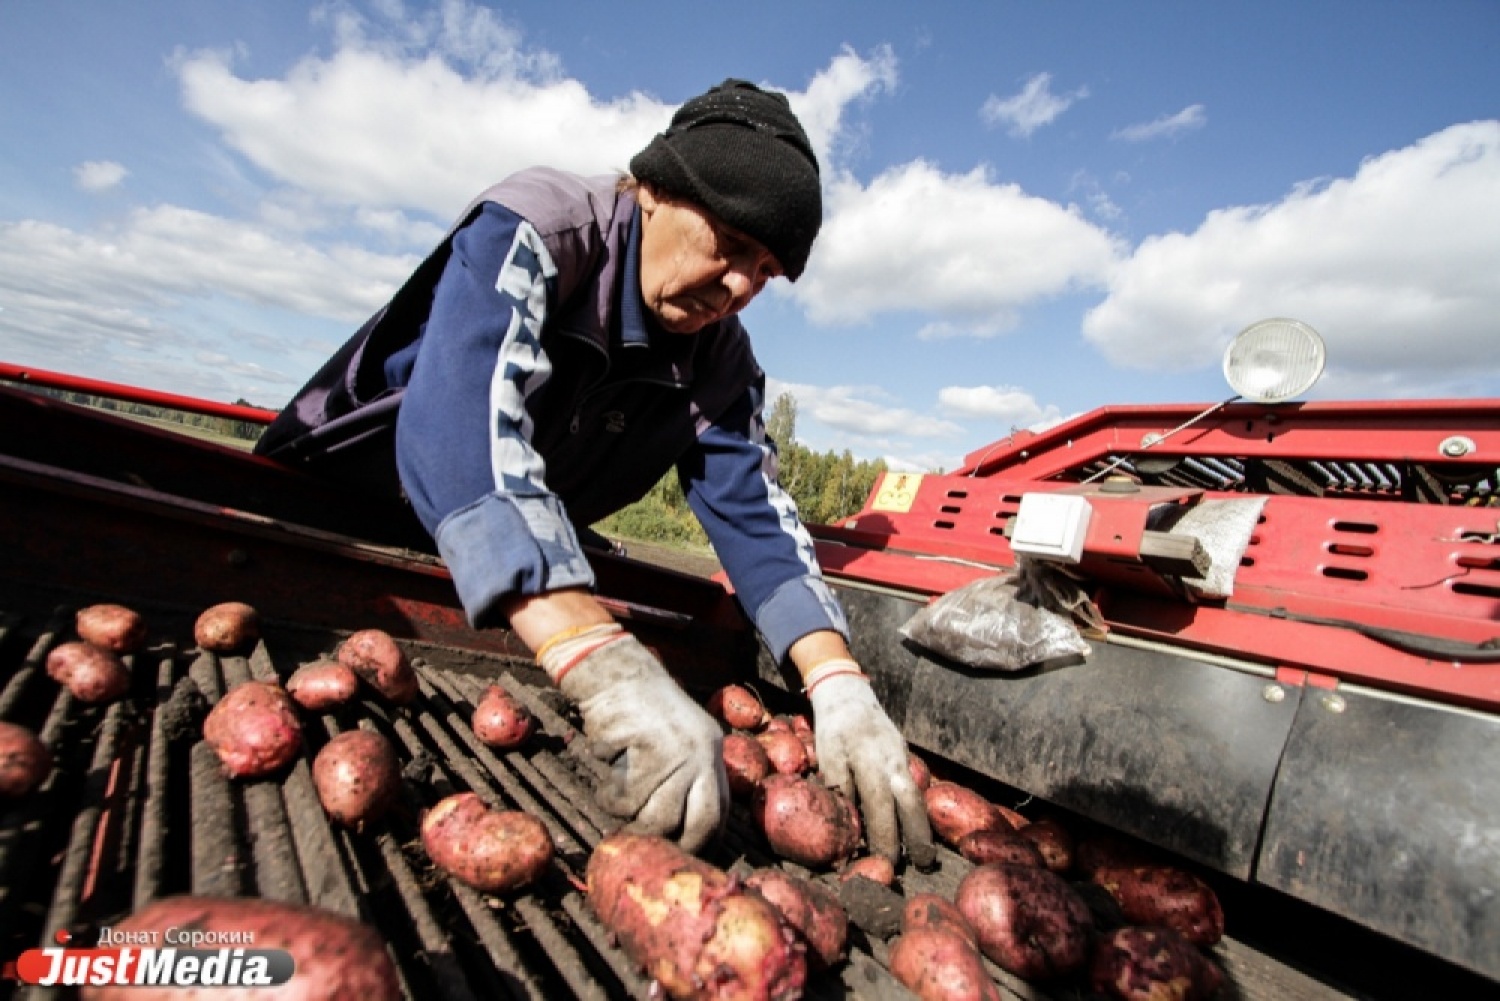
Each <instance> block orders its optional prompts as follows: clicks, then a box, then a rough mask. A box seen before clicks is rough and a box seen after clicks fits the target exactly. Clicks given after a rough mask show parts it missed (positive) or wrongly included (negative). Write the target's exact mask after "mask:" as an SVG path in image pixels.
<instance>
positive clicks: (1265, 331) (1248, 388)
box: [1224, 319, 1324, 403]
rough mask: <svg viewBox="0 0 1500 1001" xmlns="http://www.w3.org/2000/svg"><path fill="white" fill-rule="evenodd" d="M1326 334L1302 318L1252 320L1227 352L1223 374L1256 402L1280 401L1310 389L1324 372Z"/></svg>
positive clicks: (1230, 383)
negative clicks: (1324, 341)
mask: <svg viewBox="0 0 1500 1001" xmlns="http://www.w3.org/2000/svg"><path fill="white" fill-rule="evenodd" d="M1323 362H1324V353H1323V338H1321V337H1319V336H1318V332H1317V331H1316V330H1314V329H1313V328H1312V327H1309V326H1308V325H1307V324H1305V323H1303V322H1302V321H1301V320H1287V319H1273V320H1261V321H1260V322H1259V323H1252V324H1251V325H1250V326H1248V327H1246V328H1245V329H1244V330H1242V331H1240V333H1239V335H1238V336H1237V337H1235V339H1234V340H1233V341H1232V342H1231V343H1230V345H1229V348H1228V349H1227V350H1226V351H1225V352H1224V378H1225V379H1228V380H1229V385H1230V386H1231V387H1233V389H1234V391H1235V392H1236V393H1238V394H1239V395H1240V396H1242V397H1244V398H1245V399H1247V400H1253V401H1255V402H1256V403H1280V402H1282V401H1283V400H1289V399H1291V398H1292V397H1294V396H1298V395H1300V394H1301V393H1304V392H1306V391H1307V389H1308V388H1309V387H1310V386H1312V384H1313V383H1315V382H1317V381H1318V377H1319V376H1320V375H1322V374H1323Z"/></svg>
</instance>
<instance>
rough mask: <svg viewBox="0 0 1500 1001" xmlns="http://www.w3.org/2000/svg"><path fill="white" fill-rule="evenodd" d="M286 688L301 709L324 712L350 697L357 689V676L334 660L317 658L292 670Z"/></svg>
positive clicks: (351, 697)
mask: <svg viewBox="0 0 1500 1001" xmlns="http://www.w3.org/2000/svg"><path fill="white" fill-rule="evenodd" d="M286 690H287V694H288V695H290V696H291V697H292V699H293V701H295V702H296V703H297V704H298V705H299V706H301V707H302V708H303V709H308V710H311V711H312V712H323V711H324V710H326V709H335V708H337V707H339V706H341V705H343V704H344V703H346V702H348V701H350V700H351V699H353V698H354V696H355V693H357V692H358V691H359V678H357V677H356V676H355V674H354V672H353V671H351V670H349V668H347V667H345V666H344V665H343V664H340V663H339V662H338V661H336V660H316V661H313V662H312V663H311V664H303V665H302V666H301V667H299V668H297V670H295V671H293V672H292V676H291V677H290V678H288V679H287V681H286Z"/></svg>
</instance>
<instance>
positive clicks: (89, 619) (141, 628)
mask: <svg viewBox="0 0 1500 1001" xmlns="http://www.w3.org/2000/svg"><path fill="white" fill-rule="evenodd" d="M73 628H74V630H75V631H76V632H77V633H78V638H79V639H81V640H83V641H84V642H85V643H92V644H94V646H97V647H101V648H103V649H105V650H108V651H109V652H110V653H115V654H120V653H134V652H135V651H137V650H139V649H140V648H141V647H143V646H145V644H146V620H145V619H144V618H142V617H141V614H140V613H139V612H137V611H135V610H134V609H130V608H126V607H125V606H124V605H107V604H106V605H89V606H88V607H87V608H80V609H79V610H78V612H77V614H76V615H74V616H73Z"/></svg>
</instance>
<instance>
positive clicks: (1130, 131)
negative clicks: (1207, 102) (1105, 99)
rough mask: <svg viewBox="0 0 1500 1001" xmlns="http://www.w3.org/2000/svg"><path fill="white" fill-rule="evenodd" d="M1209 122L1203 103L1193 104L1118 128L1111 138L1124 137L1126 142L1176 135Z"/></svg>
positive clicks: (1201, 126) (1199, 127)
mask: <svg viewBox="0 0 1500 1001" xmlns="http://www.w3.org/2000/svg"><path fill="white" fill-rule="evenodd" d="M1207 124H1208V112H1207V111H1205V110H1204V108H1203V105H1201V104H1191V105H1188V106H1187V107H1186V108H1183V109H1182V110H1181V111H1179V112H1177V113H1176V114H1175V115H1163V116H1162V117H1160V118H1158V119H1156V120H1155V121H1150V122H1142V123H1140V124H1138V125H1127V126H1125V127H1124V128H1123V129H1117V130H1116V131H1115V132H1114V133H1112V134H1111V135H1110V138H1111V139H1123V140H1125V141H1126V142H1145V141H1146V140H1148V139H1160V138H1162V137H1164V136H1168V137H1169V136H1175V135H1177V134H1178V133H1179V132H1187V131H1190V130H1192V129H1201V128H1203V126H1205V125H1207Z"/></svg>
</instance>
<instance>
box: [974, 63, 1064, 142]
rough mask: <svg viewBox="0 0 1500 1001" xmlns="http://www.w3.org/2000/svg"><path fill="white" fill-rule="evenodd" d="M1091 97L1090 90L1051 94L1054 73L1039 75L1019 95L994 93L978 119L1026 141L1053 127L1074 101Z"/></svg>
mask: <svg viewBox="0 0 1500 1001" xmlns="http://www.w3.org/2000/svg"><path fill="white" fill-rule="evenodd" d="M1088 96H1089V91H1088V88H1087V87H1079V88H1078V89H1077V90H1075V91H1073V92H1072V93H1070V94H1054V93H1052V74H1051V73H1038V74H1036V75H1035V76H1033V77H1032V78H1031V79H1029V80H1027V81H1026V85H1025V86H1024V87H1022V88H1021V92H1020V93H1019V94H1014V95H1012V96H1010V97H996V96H995V95H993V94H991V95H990V96H989V97H988V98H986V99H985V102H984V104H983V105H982V106H981V107H980V109H979V117H980V118H982V119H983V120H984V121H985V123H986V124H988V125H1004V126H1006V131H1007V132H1009V133H1010V134H1011V135H1013V136H1020V137H1022V138H1025V137H1026V136H1029V135H1031V134H1032V133H1033V132H1035V131H1036V130H1037V129H1039V128H1041V127H1042V126H1043V125H1051V124H1052V123H1053V122H1054V121H1056V120H1057V117H1058V116H1059V115H1061V114H1062V113H1063V112H1064V111H1067V110H1068V108H1070V107H1071V106H1072V105H1073V103H1074V102H1075V101H1080V100H1082V99H1084V98H1086V97H1088Z"/></svg>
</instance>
